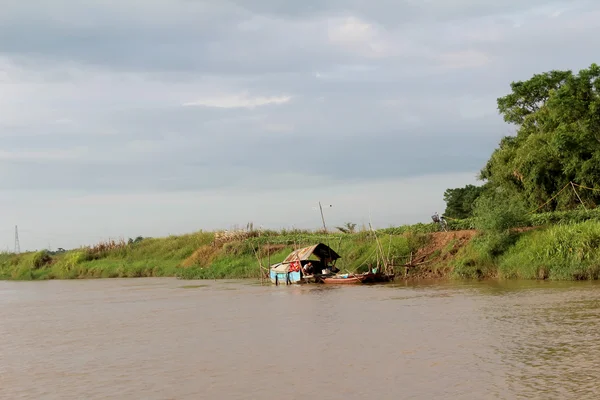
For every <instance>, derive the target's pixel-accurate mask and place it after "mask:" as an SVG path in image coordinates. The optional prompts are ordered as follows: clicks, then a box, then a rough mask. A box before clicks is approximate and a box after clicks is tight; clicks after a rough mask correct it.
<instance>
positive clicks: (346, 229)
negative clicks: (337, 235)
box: [336, 222, 356, 233]
mask: <svg viewBox="0 0 600 400" xmlns="http://www.w3.org/2000/svg"><path fill="white" fill-rule="evenodd" d="M336 229H337V230H339V231H340V232H343V233H354V232H355V229H356V224H355V223H353V222H346V223H345V224H344V226H336Z"/></svg>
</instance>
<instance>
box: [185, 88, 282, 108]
mask: <svg viewBox="0 0 600 400" xmlns="http://www.w3.org/2000/svg"><path fill="white" fill-rule="evenodd" d="M291 99H292V97H291V96H270V97H265V96H255V97H250V96H249V94H248V93H247V92H245V93H242V94H233V95H217V96H209V97H204V98H200V99H197V100H194V101H190V102H186V103H183V105H184V106H186V107H187V106H204V107H216V108H250V109H252V108H256V107H261V106H266V105H269V104H285V103H288V102H289V101H290V100H291Z"/></svg>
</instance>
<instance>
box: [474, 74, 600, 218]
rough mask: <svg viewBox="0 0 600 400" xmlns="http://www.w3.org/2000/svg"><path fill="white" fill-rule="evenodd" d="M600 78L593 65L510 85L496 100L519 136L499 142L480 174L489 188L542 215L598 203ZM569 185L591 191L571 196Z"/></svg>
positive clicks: (599, 184) (535, 77)
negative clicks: (539, 211) (572, 184)
mask: <svg viewBox="0 0 600 400" xmlns="http://www.w3.org/2000/svg"><path fill="white" fill-rule="evenodd" d="M599 76H600V66H598V65H596V64H592V65H591V66H590V67H589V68H588V69H583V70H581V71H580V72H579V74H573V73H572V72H571V71H550V72H546V73H543V74H536V75H534V76H533V77H532V78H531V79H529V80H527V81H524V82H513V83H512V84H511V89H512V92H511V93H510V94H508V95H506V96H504V97H501V98H499V99H498V110H499V111H500V113H501V114H502V115H503V117H504V120H505V121H506V122H508V123H511V124H514V125H515V126H516V127H517V133H516V136H511V137H505V138H504V139H502V141H501V142H500V146H499V147H498V148H497V149H496V150H495V151H494V152H493V154H492V156H491V157H490V159H489V160H488V162H487V164H486V165H485V167H484V168H483V169H482V171H481V174H480V178H481V179H483V180H486V181H487V182H488V184H489V189H490V190H502V191H503V193H505V194H506V195H507V196H513V195H514V196H517V197H519V198H521V199H522V200H523V201H524V202H525V203H526V204H527V206H528V207H529V208H530V209H537V208H538V207H539V208H541V210H542V211H564V210H572V209H576V208H579V207H580V206H582V205H585V206H586V207H588V208H594V207H595V206H596V205H597V204H598V201H600V79H598V77H599ZM570 182H574V183H576V184H578V185H582V186H584V187H586V188H589V189H587V190H582V191H580V192H579V193H578V195H575V193H574V192H573V190H574V188H573V187H570ZM564 188H567V190H564V191H563V192H561V190H562V189H564ZM572 189H573V190H572ZM559 193H561V195H558V194H559ZM555 196H556V197H555Z"/></svg>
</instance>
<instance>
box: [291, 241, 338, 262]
mask: <svg viewBox="0 0 600 400" xmlns="http://www.w3.org/2000/svg"><path fill="white" fill-rule="evenodd" d="M313 254H314V255H315V256H317V257H318V258H319V259H321V260H325V259H327V258H331V261H334V260H337V259H338V258H341V257H340V255H339V254H337V253H336V252H335V251H333V249H332V248H331V247H329V246H327V245H325V244H323V243H319V244H315V245H313V246H309V247H304V248H302V249H298V250H295V251H293V252H291V253H290V254H289V255H288V256H287V257H286V258H285V260H283V262H284V263H289V262H292V261H298V260H300V261H305V260H308V259H309V258H310V256H311V255H313Z"/></svg>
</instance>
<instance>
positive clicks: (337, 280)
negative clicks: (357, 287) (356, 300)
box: [322, 275, 366, 285]
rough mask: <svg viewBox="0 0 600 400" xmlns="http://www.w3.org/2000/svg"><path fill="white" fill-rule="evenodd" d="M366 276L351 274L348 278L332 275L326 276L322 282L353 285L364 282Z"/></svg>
mask: <svg viewBox="0 0 600 400" xmlns="http://www.w3.org/2000/svg"><path fill="white" fill-rule="evenodd" d="M365 278H366V277H365V276H363V275H354V276H349V277H347V278H345V277H337V276H332V277H330V278H324V279H323V280H322V282H323V283H324V284H326V285H353V284H358V283H362V282H363V281H364V280H365Z"/></svg>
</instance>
